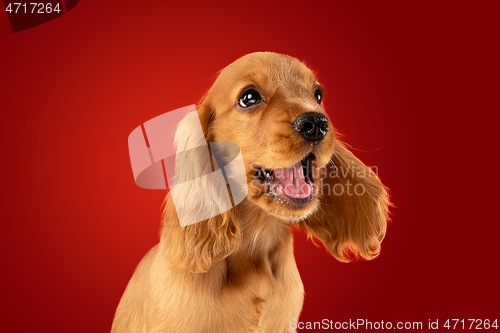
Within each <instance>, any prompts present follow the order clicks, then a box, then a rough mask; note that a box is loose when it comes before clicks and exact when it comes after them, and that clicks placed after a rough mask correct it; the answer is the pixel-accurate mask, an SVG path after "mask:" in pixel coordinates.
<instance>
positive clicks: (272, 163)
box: [112, 52, 390, 333]
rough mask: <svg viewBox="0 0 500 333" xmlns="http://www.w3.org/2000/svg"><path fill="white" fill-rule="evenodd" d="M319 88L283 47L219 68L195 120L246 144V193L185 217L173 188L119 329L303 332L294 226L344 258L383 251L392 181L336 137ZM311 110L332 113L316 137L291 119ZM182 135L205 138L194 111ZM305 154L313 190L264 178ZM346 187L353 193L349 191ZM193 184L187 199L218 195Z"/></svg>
mask: <svg viewBox="0 0 500 333" xmlns="http://www.w3.org/2000/svg"><path fill="white" fill-rule="evenodd" d="M249 87H250V88H252V89H255V90H257V91H258V92H259V93H260V95H261V99H260V100H258V101H257V103H254V104H253V105H250V106H249V107H245V106H244V105H242V104H241V103H240V101H241V96H242V94H243V93H244V92H245V91H248V89H249ZM317 94H320V95H321V96H319V95H317ZM322 94H323V88H322V86H321V85H320V84H319V83H318V82H317V80H316V78H315V76H314V73H313V72H312V71H311V70H309V69H308V68H307V67H306V66H305V65H304V64H303V63H302V62H300V61H298V60H297V59H295V58H292V57H290V56H286V55H280V54H276V53H267V52H265V53H252V54H249V55H246V56H244V57H242V58H240V59H238V60H237V61H235V62H234V63H232V64H231V65H229V66H227V67H226V68H225V69H224V70H222V71H221V73H220V75H219V77H218V78H217V80H216V81H215V83H214V85H213V86H212V88H211V89H210V90H209V92H208V93H207V95H206V97H205V98H204V99H203V101H202V103H201V104H200V105H199V106H198V113H199V119H200V120H201V124H202V127H203V131H204V134H205V138H204V140H206V142H214V141H215V142H216V141H221V142H233V143H236V144H238V145H239V147H240V148H241V151H242V154H243V158H244V162H245V165H246V175H247V181H248V184H249V186H248V189H249V193H248V195H247V197H246V199H245V200H244V201H243V202H241V203H240V204H238V205H237V206H236V207H234V208H233V209H231V210H229V211H227V212H225V213H223V214H221V215H218V216H216V217H214V218H211V219H208V220H206V221H202V222H200V223H195V224H192V225H188V226H186V227H181V226H180V225H179V221H178V217H177V213H176V210H175V207H174V206H173V202H172V200H171V197H170V194H169V195H167V198H166V207H165V212H164V217H163V228H162V231H161V240H160V243H159V244H158V245H156V246H155V247H154V248H153V249H152V250H151V251H149V253H148V254H147V255H146V256H145V257H144V259H143V260H142V261H141V263H140V264H139V266H138V267H137V269H136V271H135V273H134V275H133V277H132V279H131V280H130V283H129V285H128V286H127V289H126V290H125V293H124V295H123V297H122V299H121V301H120V304H119V306H118V309H117V311H116V315H115V319H114V322H113V327H112V332H113V333H125V332H131V333H132V332H133V333H139V332H141V333H146V332H148V333H149V332H173V333H174V332H175V333H239V332H241V333H243V332H262V333H283V332H295V330H293V329H291V328H290V320H292V319H298V317H299V314H300V311H301V309H302V303H303V298H304V289H303V285H302V282H301V279H300V275H299V272H298V270H297V267H296V264H295V259H294V255H293V239H292V232H291V228H293V227H302V228H304V229H305V230H306V231H307V232H308V233H309V234H310V235H313V236H315V237H316V238H317V239H319V240H320V241H321V242H322V243H323V244H324V245H325V247H326V248H327V249H328V250H329V251H330V252H331V253H332V255H333V256H335V257H336V258H337V259H339V260H341V261H350V260H351V259H353V257H356V256H358V257H362V258H364V259H368V260H369V259H373V258H374V257H376V256H377V255H378V254H379V251H380V243H381V241H382V239H383V238H384V235H385V231H386V222H387V220H388V208H389V206H390V203H389V199H388V194H387V191H386V188H385V187H384V186H383V185H382V183H381V182H380V180H379V178H378V177H377V175H376V174H375V173H374V172H373V171H372V170H371V169H370V168H369V167H367V166H366V165H364V164H363V163H362V162H361V161H360V160H358V159H357V158H356V157H355V156H354V155H353V154H352V153H351V152H350V151H349V150H347V149H346V147H345V146H344V145H342V144H341V143H340V142H339V141H338V140H337V139H336V138H335V135H334V131H333V130H332V128H333V126H332V124H331V122H330V120H329V119H328V118H327V117H328V116H327V115H326V113H325V110H324V108H323V103H322ZM254 95H255V93H254ZM254 98H255V96H254ZM247 100H248V98H247ZM305 113H309V114H313V115H318V117H322V118H321V119H325V121H326V119H328V124H326V123H325V124H324V130H325V131H327V132H326V134H325V135H324V137H321V139H313V141H311V140H308V139H305V137H304V136H303V135H302V134H301V133H302V132H300V131H298V130H297V129H296V128H294V124H295V122H294V121H295V120H296V119H298V117H299V116H301V115H303V114H305ZM323 117H326V118H323ZM318 119H319V118H318ZM327 125H328V126H327ZM301 130H302V129H301ZM176 140H177V141H176V142H177V144H178V146H179V147H181V148H183V147H184V148H185V147H189V146H190V144H192V143H190V140H200V139H199V138H198V139H196V138H193V137H192V136H190V124H189V119H185V121H183V123H181V125H179V128H178V130H177V134H176ZM194 144H195V145H194V146H196V144H197V143H194ZM306 157H307V158H308V160H307V161H308V163H309V162H310V163H311V174H310V176H309V177H310V179H309V180H308V181H311V179H314V184H312V182H310V183H309V184H312V185H311V188H312V194H311V195H310V196H309V197H308V198H306V199H293V198H288V197H287V196H286V195H283V194H282V193H281V192H280V193H281V194H282V196H281V197H280V196H279V195H276V191H278V190H275V189H274V187H273V186H274V185H272V184H271V185H270V184H269V183H266V182H265V181H259V180H258V177H260V176H261V175H262V174H261V173H259V172H260V171H259V170H278V168H290V167H291V166H294V165H298V164H297V163H299V162H300V161H304V159H305V158H306ZM187 162H189V163H190V164H191V165H192V164H196V163H206V161H201V162H200V161H186V163H187ZM262 168H265V169H262ZM256 170H257V173H256ZM304 170H306V169H304ZM304 172H306V171H304ZM256 175H257V176H256ZM259 175H260V176H259ZM266 179H271V178H266ZM274 181H275V180H274ZM273 184H274V183H273ZM349 186H350V187H351V190H352V189H353V188H356V189H357V192H355V193H354V194H352V193H351V194H348V193H347V191H346V189H348V187H349ZM356 186H357V187H356ZM340 190H344V191H342V192H341V191H340ZM193 191H194V192H193V193H190V194H189V197H186V205H188V206H189V207H191V209H198V208H197V207H203V206H204V205H210V204H213V202H210V200H208V199H207V198H206V196H205V195H204V194H203V192H202V191H196V190H193ZM273 191H274V192H273ZM327 191H328V192H329V193H326V192H327Z"/></svg>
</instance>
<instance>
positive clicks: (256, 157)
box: [246, 147, 270, 165]
mask: <svg viewBox="0 0 500 333" xmlns="http://www.w3.org/2000/svg"><path fill="white" fill-rule="evenodd" d="M269 148H270V147H267V148H264V150H262V151H261V152H260V153H258V154H257V155H255V157H254V158H252V159H251V160H250V162H248V163H247V164H246V165H249V164H250V163H252V162H253V160H255V159H256V158H257V157H259V155H260V154H262V153H263V152H265V151H266V150H268V149H269Z"/></svg>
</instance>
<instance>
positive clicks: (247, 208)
mask: <svg viewBox="0 0 500 333" xmlns="http://www.w3.org/2000/svg"><path fill="white" fill-rule="evenodd" d="M237 209H238V211H237V213H238V218H239V223H240V227H241V236H242V240H241V245H240V246H239V247H238V249H237V250H236V251H235V252H233V253H232V254H231V255H229V256H228V257H227V258H226V259H225V261H226V265H227V266H226V267H227V270H228V277H232V278H234V279H236V280H238V279H242V278H244V275H245V274H247V275H248V271H249V270H253V271H254V272H257V273H260V274H266V275H270V276H274V277H278V276H279V275H280V274H282V272H283V269H284V265H288V264H290V263H291V261H293V264H294V257H293V239H292V233H291V226H290V224H288V223H286V222H284V221H282V220H280V219H278V218H276V217H273V216H271V215H269V214H268V213H266V212H264V211H263V210H262V209H260V208H257V207H255V206H254V205H253V204H246V203H242V204H241V205H239V206H238V207H237ZM242 263H243V264H242ZM240 273H241V274H240Z"/></svg>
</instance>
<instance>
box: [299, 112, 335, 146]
mask: <svg viewBox="0 0 500 333" xmlns="http://www.w3.org/2000/svg"><path fill="white" fill-rule="evenodd" d="M292 128H293V130H294V131H296V132H299V133H300V135H302V136H303V137H304V138H305V139H306V140H309V141H313V142H314V141H320V140H323V138H324V137H325V136H326V133H328V130H329V127H328V119H326V117H325V116H324V115H323V114H321V113H317V112H306V113H303V114H301V115H300V116H298V117H297V118H295V120H294V121H293V123H292Z"/></svg>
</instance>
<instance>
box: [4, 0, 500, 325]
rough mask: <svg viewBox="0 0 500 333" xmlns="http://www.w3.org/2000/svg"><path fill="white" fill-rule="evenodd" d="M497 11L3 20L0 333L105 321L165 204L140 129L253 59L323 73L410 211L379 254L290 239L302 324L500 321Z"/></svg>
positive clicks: (376, 4) (195, 9) (99, 12)
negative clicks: (137, 169) (148, 175)
mask: <svg viewBox="0 0 500 333" xmlns="http://www.w3.org/2000/svg"><path fill="white" fill-rule="evenodd" d="M497 4H498V2H496V1H481V2H460V1H448V2H438V1H423V2H406V1H358V2H353V1H352V2H347V1H274V2H260V1H245V2H240V3H236V2H231V3H230V2H226V3H223V2H215V1H199V2H186V1H152V0H151V1H125V0H122V1H116V0H110V1H91V0H82V1H80V2H79V3H78V4H77V5H76V6H75V7H74V8H73V9H72V10H71V11H70V12H67V13H66V14H64V15H62V16H60V17H58V18H55V19H54V20H52V21H50V22H47V23H45V24H42V25H39V26H36V27H33V28H30V29H27V30H23V31H20V32H16V33H13V32H12V30H11V26H10V24H9V20H8V17H7V13H6V12H2V13H0V59H1V61H0V84H1V86H0V110H1V119H2V129H1V131H0V136H1V153H2V155H1V156H2V157H1V161H2V163H1V167H0V168H1V175H2V183H1V184H2V185H1V196H2V197H1V213H2V215H1V233H0V240H1V242H0V246H1V252H0V257H1V270H2V274H1V275H0V279H1V288H2V289H1V294H2V297H1V307H2V309H1V311H0V316H1V322H2V332H51V333H55V332H72V333H77V332H109V330H110V327H111V323H112V320H113V315H114V311H115V309H116V306H117V304H118V302H119V300H120V297H121V295H122V293H123V291H124V288H125V286H126V284H127V282H128V280H129V279H130V277H131V275H132V273H133V271H134V269H135V267H136V265H137V264H138V263H139V261H140V260H141V258H142V256H143V255H144V254H145V253H146V252H147V251H148V250H149V249H150V248H151V247H152V246H154V245H155V244H156V243H157V242H158V232H159V223H160V214H161V205H162V201H163V198H164V196H165V192H164V191H153V190H143V189H141V188H139V187H137V186H136V185H135V183H134V180H133V176H132V171H131V167H130V161H129V156H128V148H127V137H128V134H129V133H130V132H131V131H132V130H133V129H134V128H135V127H137V126H139V125H140V124H141V123H143V122H144V121H146V120H149V119H151V118H153V117H155V116H157V115H160V114H162V113H164V112H167V111H170V110H173V109H176V108H179V107H182V106H185V105H189V104H193V103H196V102H198V101H199V99H200V98H201V97H202V95H203V94H204V92H205V91H206V90H207V89H208V88H209V86H210V85H211V83H212V82H213V80H214V78H215V77H216V73H217V72H218V71H219V70H220V69H222V68H223V67H225V66H226V65H228V64H229V63H231V62H232V61H234V60H236V59H237V58H238V57H240V56H242V55H244V54H247V53H250V52H253V51H275V52H279V53H285V54H289V55H292V56H294V57H297V58H299V59H301V60H304V61H305V62H306V64H308V65H309V66H310V67H311V68H312V69H313V70H315V71H316V72H317V73H318V76H319V79H320V82H322V83H323V85H324V86H325V87H326V90H327V93H326V96H325V102H326V107H327V110H328V113H329V115H330V116H331V118H332V120H333V123H334V125H335V126H336V128H337V129H338V130H339V131H340V132H341V133H343V134H344V137H343V140H344V141H346V142H348V143H349V144H351V145H352V146H353V147H354V148H355V149H356V150H355V153H356V154H357V156H358V157H360V158H361V159H362V160H363V161H364V162H365V163H366V164H368V165H370V166H376V167H377V168H378V172H379V175H380V177H381V178H382V181H383V182H384V183H385V184H386V185H387V186H388V187H389V188H390V189H391V193H392V197H393V201H394V203H395V204H396V206H397V207H396V208H395V209H394V210H393V222H391V223H390V225H389V227H388V233H387V237H386V239H385V240H384V243H383V246H382V253H381V256H380V257H379V258H377V259H375V260H373V261H361V262H356V263H351V264H343V263H340V262H338V261H336V260H335V259H334V258H333V257H331V256H330V255H328V254H327V253H326V251H325V250H324V249H323V248H318V247H315V246H314V245H313V244H312V243H310V242H308V241H307V240H306V239H305V236H304V234H302V233H296V234H295V243H296V248H295V254H296V259H297V264H298V267H299V271H300V273H301V276H302V279H303V282H304V285H305V290H306V298H305V304H304V308H303V312H302V315H301V318H300V320H301V321H320V320H322V319H325V318H326V319H330V320H334V321H348V320H349V319H351V320H356V319H358V318H361V319H367V320H371V321H381V320H384V322H386V321H392V322H400V321H421V322H423V323H424V327H426V325H427V323H428V321H429V320H431V321H435V320H437V319H438V320H439V321H440V325H441V324H442V323H444V321H445V320H446V319H452V318H457V319H466V320H467V319H468V318H477V319H483V320H484V319H490V320H493V319H500V318H499V317H500V313H499V309H500V307H499V306H498V298H499V283H498V281H499V259H498V248H499V244H498V239H499V236H498V235H499V231H500V228H499V223H500V219H499V217H498V212H497V211H496V208H498V199H499V194H498V185H499V184H498V178H499V177H498V167H499V165H498V157H497V154H498V143H499V139H498V137H497V134H498V129H497V126H498V122H497V120H498V116H497V117H494V115H496V114H497V113H498V111H499V107H498V91H499V89H498V88H499V84H498V77H499V76H498V74H499V73H498V59H499V58H500V57H499V52H498V44H499V43H498V41H499V31H500V29H499V25H498V12H499V11H498V10H499V8H498V6H497ZM301 331H303V332H305V331H306V330H301ZM307 331H308V332H309V331H310V332H312V331H313V330H307Z"/></svg>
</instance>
